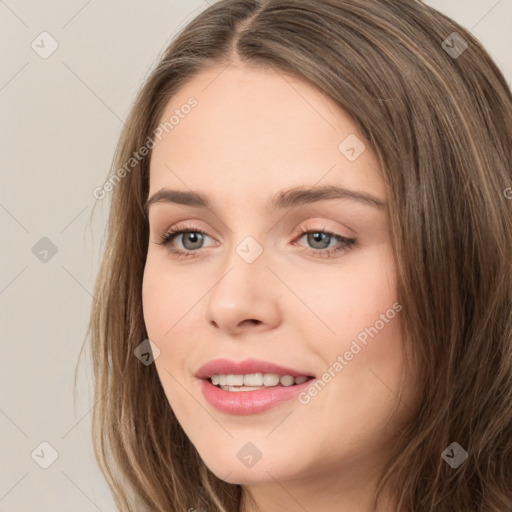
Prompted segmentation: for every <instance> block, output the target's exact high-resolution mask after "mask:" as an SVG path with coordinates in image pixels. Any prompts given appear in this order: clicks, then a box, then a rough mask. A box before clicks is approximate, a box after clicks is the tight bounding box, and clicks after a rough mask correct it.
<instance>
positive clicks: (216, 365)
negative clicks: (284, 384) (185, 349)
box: [196, 359, 313, 379]
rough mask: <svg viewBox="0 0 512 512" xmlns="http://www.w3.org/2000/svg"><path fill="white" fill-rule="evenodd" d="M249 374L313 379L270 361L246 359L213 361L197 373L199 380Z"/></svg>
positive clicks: (308, 375)
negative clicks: (215, 376) (274, 374)
mask: <svg viewBox="0 0 512 512" xmlns="http://www.w3.org/2000/svg"><path fill="white" fill-rule="evenodd" d="M248 373H277V374H278V375H291V376H292V377H301V376H303V375H304V376H306V377H312V376H313V375H312V374H311V373H309V372H302V371H299V370H293V369H292V368H286V367H285V366H280V365H277V364H274V363H271V362H270V361H261V360H258V359H245V360H243V361H230V360H229V359H213V360H212V361H209V362H208V363H206V364H205V365H203V366H202V367H201V368H200V369H199V371H198V372H197V373H196V377H197V378H198V379H208V378H210V377H211V376H212V375H227V374H232V375H246V374H248Z"/></svg>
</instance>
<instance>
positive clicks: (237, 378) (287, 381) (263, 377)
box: [211, 373, 308, 386]
mask: <svg viewBox="0 0 512 512" xmlns="http://www.w3.org/2000/svg"><path fill="white" fill-rule="evenodd" d="M211 379H212V384H213V385H214V386H217V385H220V386H277V385H278V384H279V383H281V384H282V385H283V386H291V385H292V384H294V383H295V384H302V383H303V382H305V381H306V380H308V378H307V377H306V376H301V377H292V376H291V375H278V374H277V373H249V374H247V375H233V374H227V375H212V377H211Z"/></svg>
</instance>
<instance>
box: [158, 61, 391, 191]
mask: <svg viewBox="0 0 512 512" xmlns="http://www.w3.org/2000/svg"><path fill="white" fill-rule="evenodd" d="M191 98H193V103H191ZM190 104H194V105H195V106H194V107H193V108H190V107H189V106H188V105H190ZM171 118H173V122H172V123H169V120H171ZM166 122H167V129H165V130H163V131H162V134H161V140H156V139H155V141H156V146H155V147H154V149H153V151H152V157H151V170H150V194H152V193H154V192H155V191H157V190H159V189H160V188H161V187H164V186H169V187H171V186H172V187H174V188H181V189H187V188H193V189H195V190H197V189H202V190H205V189H208V190H212V188H213V189H217V190H218V193H219V195H221V196H222V195H223V196H226V198H227V197H228V196H229V193H230V192H231V193H234V192H235V191H236V192H238V193H241V194H244V193H249V192H252V193H253V194H254V193H255V192H256V191H258V192H260V193H261V194H263V195H268V192H270V190H271V189H275V190H278V189H280V188H282V187H292V186H297V185H310V186H312V185H314V184H316V183H318V182H320V181H322V180H324V179H325V180H327V181H329V183H333V182H334V183H337V184H339V185H342V186H346V187H352V188H356V189H361V187H365V189H366V191H368V192H369V193H373V194H374V195H377V196H380V197H385V190H384V184H383V182H382V180H381V179H380V173H379V171H378V163H377V161H376V159H375V156H374V155H373V152H372V151H371V150H370V148H369V147H368V146H367V145H366V149H364V151H363V152H362V153H361V155H360V156H359V157H358V158H357V159H356V160H353V161H351V160H349V159H347V157H346V155H345V154H343V152H342V151H341V150H340V144H342V143H343V141H345V140H347V137H349V136H350V137H354V136H355V137H357V138H358V139H359V140H360V141H361V143H362V139H363V137H362V135H361V134H360V133H359V130H358V128H357V126H356V124H355V123H354V121H353V120H352V119H351V118H350V116H349V115H348V114H347V113H346V112H345V111H344V110H342V109H341V108H340V107H339V106H338V105H336V104H335V103H334V102H333V101H332V100H331V99H330V98H329V97H327V96H326V95H325V94H323V93H322V92H320V91H318V90H317V89H316V88H315V87H314V86H312V85H311V84H309V83H307V82H305V81H303V80H300V79H298V78H296V77H293V76H290V75H288V74H285V73H283V72H282V71H280V70H274V69H271V68H268V69H267V68H265V69H263V68H257V67H249V66H246V65H240V64H231V65H229V66H227V67H226V66H225V65H222V66H220V65H219V66H217V67H214V68H211V69H208V70H205V71H203V72H201V73H200V74H198V75H197V76H196V77H194V78H193V79H192V80H191V81H189V82H188V83H187V84H186V85H185V86H184V87H183V88H182V89H181V90H180V91H179V92H178V93H177V94H176V95H175V96H174V97H173V98H172V99H171V100H170V101H169V102H168V104H167V105H166V107H165V110H164V113H163V115H162V116H161V119H160V123H161V125H160V126H165V123H166ZM171 124H172V126H171ZM349 140H352V139H349ZM356 140H357V139H356ZM342 147H343V146H342ZM369 183H371V184H372V185H371V186H370V187H369V185H368V184H369ZM266 191H267V192H266Z"/></svg>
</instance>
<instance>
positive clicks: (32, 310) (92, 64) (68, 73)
mask: <svg viewBox="0 0 512 512" xmlns="http://www.w3.org/2000/svg"><path fill="white" fill-rule="evenodd" d="M427 3H428V4H430V5H432V6H433V7H435V8H438V9H439V10H441V11H442V12H444V13H446V14H448V15H449V16H451V17H452V18H454V19H455V20H457V21H458V22H460V23H461V24H462V25H463V26H465V27H466V28H468V29H470V30H471V31H472V32H473V33H474V34H475V35H476V37H477V38H479V39H480V40H481V41H482V42H483V44H484V46H486V48H487V49H488V51H489V52H490V53H491V55H492V56H493V57H494V58H495V60H496V61H497V63H498V65H499V66H500V67H501V68H502V70H503V71H504V73H505V75H506V77H507V80H508V82H509V84H510V83H511V82H512V53H511V52H510V48H512V32H511V31H510V26H511V23H512V0H500V1H497V0H429V1H428V2H427ZM207 5H208V4H207V3H206V1H205V0H174V1H171V0H167V1H164V0H151V1H145V2H143V1H142V0H141V1H138V2H135V1H127V0H122V1H121V0H119V1H106V0H89V1H87V0H80V1H75V0H73V1H70V0H66V1H56V0H51V1H45V2H39V1H35V0H34V1H22V0H0V43H1V48H2V52H1V55H2V65H1V66H0V116H1V123H0V141H1V146H0V147H1V150H2V156H1V158H2V171H1V173H2V174H1V176H2V186H1V188H0V226H1V229H2V247H3V249H2V252H1V254H2V260H1V266H0V311H1V324H0V325H1V336H2V338H1V354H0V511H1V512H29V511H30V512H33V511H36V510H37V511H38V512H60V511H73V512H95V511H98V510H99V511H103V512H113V511H114V510H115V507H114V504H113V500H112V498H111V496H110V492H109V489H108V488H107V486H106V484H105V483H104V481H103V478H102V476H101V474H100V472H99V470H98V468H97V466H96V463H95V461H94V458H93V452H92V446H91V442H90V419H91V409H92V407H93V401H92V386H91V383H92V380H91V375H90V371H89V369H88V365H89V364H90V360H89V358H82V364H81V366H80V367H79V380H78V396H77V400H76V404H74V397H73V378H74V370H75V364H76V362H77V358H78V354H79V350H80V347H81V345H82V341H83V339H84V333H85V329H86V326H87V322H88V315H89V310H90V306H91V303H92V297H91V293H92V290H93V283H94V276H95V273H96V271H97V268H98V263H99V255H100V251H101V249H102V247H103V241H102V239H103V236H104V227H105V223H106V218H107V217H106V216H107V210H108V198H107V199H105V200H103V201H100V203H101V204H98V205H97V207H96V213H95V215H94V217H93V218H92V221H91V222H89V220H90V216H91V211H92V207H93V205H94V204H95V202H96V200H95V198H94V197H93V195H92V191H93V189H94V188H95V187H97V186H100V185H101V184H102V183H103V182H104V180H105V177H106V176H107V173H108V171H109V166H110V162H111V158H112V155H113V150H114V146H115V143H116V141H117V138H118V136H119V132H120V129H121V126H122V122H123V120H124V119H125V118H126V115H127V113H128V109H129V106H130V104H131V102H132V100H133V98H134V95H135V93H136V91H137V90H138V89H139V87H140V85H141V83H142V81H143V80H144V78H145V77H146V76H147V74H148V73H149V71H150V69H151V68H152V67H153V65H154V64H155V63H156V61H157V58H158V56H159V55H160V53H161V52H162V51H163V49H164V48H165V46H166V45H167V44H168V43H169V41H170V40H171V38H172V36H173V34H175V33H176V32H177V30H179V29H180V28H181V27H183V26H184V24H185V23H186V22H188V21H189V20H190V19H192V18H193V17H194V16H195V15H196V14H197V13H199V12H200V11H202V10H203V9H204V8H206V7H207ZM44 31H46V32H48V33H49V34H50V35H51V37H52V38H53V39H54V40H55V41H56V42H57V43H58V48H57V50H56V51H55V52H54V53H53V54H52V55H51V56H49V57H48V58H46V59H43V58H42V57H40V55H39V54H38V53H36V51H34V50H33V49H32V47H31V43H32V42H33V41H35V43H34V45H36V48H37V49H38V51H39V52H45V51H46V52H48V51H49V50H50V49H51V44H52V41H51V40H50V39H49V38H48V36H40V37H39V35H40V34H41V33H42V32H44ZM447 35H448V34H447ZM41 38H45V39H44V42H41ZM37 45H38V46H37ZM43 237H47V238H48V239H49V240H51V242H52V243H53V244H54V246H55V247H56V249H57V252H56V254H54V255H53V256H52V254H51V252H50V253H48V254H47V255H46V258H47V261H46V262H43V261H41V260H40V259H39V258H43V257H44V256H45V253H44V252H42V253H40V254H39V256H38V257H36V255H35V254H34V253H33V250H32V248H33V247H34V246H35V245H36V244H37V243H38V242H39V241H40V239H41V238H43ZM36 248H38V250H36V251H35V252H36V253H37V252H38V251H44V247H43V248H40V247H39V246H36ZM42 442H46V443H49V444H50V445H51V447H53V449H54V450H55V451H56V453H57V454H58V457H57V459H56V460H55V461H54V462H53V463H52V464H51V465H50V466H49V467H48V468H47V469H43V468H42V467H40V465H39V464H44V463H45V462H46V463H49V462H51V455H52V452H51V449H50V448H49V447H48V446H46V445H42V446H40V444H41V443H42ZM34 450H35V451H34ZM38 463H39V464H38Z"/></svg>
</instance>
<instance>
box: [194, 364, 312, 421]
mask: <svg viewBox="0 0 512 512" xmlns="http://www.w3.org/2000/svg"><path fill="white" fill-rule="evenodd" d="M196 377H197V378H198V379H200V380H201V391H202V393H203V395H204V397H205V398H206V400H207V401H208V402H209V403H210V404H211V405H213V406H214V407H215V408H216V409H217V410H219V411H221V412H224V413H228V414H256V413H260V412H263V411H266V410H267V409H269V408H272V407H275V406H277V405H278V404H280V403H283V402H285V401H287V400H290V399H292V398H294V397H296V396H297V395H298V394H299V393H300V392H301V391H303V390H304V389H305V388H306V387H307V386H309V384H310V382H311V381H312V380H313V379H315V376H314V375H312V374H311V373H310V372H307V371H301V370H295V369H291V368H286V367H284V366H280V365H277V364H274V363H271V362H269V361H260V360H255V359H248V360H245V361H240V362H235V361H230V360H226V359H217V360H214V361H210V362H209V363H207V364H206V365H204V366H203V367H202V368H201V369H200V370H199V371H198V372H197V374H196Z"/></svg>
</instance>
